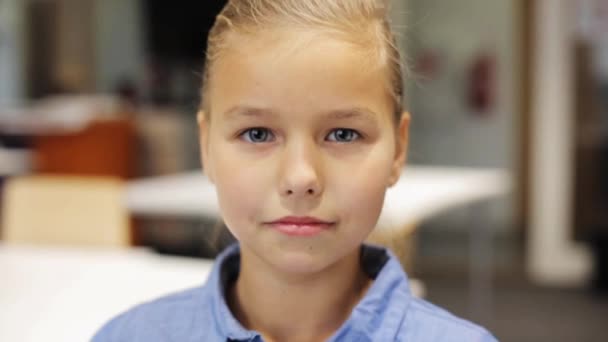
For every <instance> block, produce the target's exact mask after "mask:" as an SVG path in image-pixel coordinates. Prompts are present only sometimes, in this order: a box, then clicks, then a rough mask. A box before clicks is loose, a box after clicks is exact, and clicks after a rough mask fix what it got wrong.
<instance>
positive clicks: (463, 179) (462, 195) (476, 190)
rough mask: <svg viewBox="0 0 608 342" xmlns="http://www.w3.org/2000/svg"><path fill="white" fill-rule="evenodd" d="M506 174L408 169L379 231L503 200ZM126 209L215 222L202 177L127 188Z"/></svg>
mask: <svg viewBox="0 0 608 342" xmlns="http://www.w3.org/2000/svg"><path fill="white" fill-rule="evenodd" d="M510 189H511V179H510V176H509V174H508V172H506V171H504V170H500V169H471V168H450V167H423V166H408V167H407V168H406V169H405V171H404V173H403V175H402V177H401V178H400V180H399V182H397V184H396V185H395V186H394V187H392V188H390V189H389V190H388V191H387V193H386V198H385V201H384V207H383V209H382V213H381V215H380V219H379V222H378V227H396V226H406V225H412V224H416V223H418V222H420V221H422V220H424V219H426V218H429V217H432V216H434V215H436V214H437V213H440V212H442V211H444V210H447V209H449V208H452V207H456V206H461V205H466V204H469V203H474V202H477V201H481V200H484V199H490V198H494V197H499V196H502V195H505V194H507V193H508V192H509V191H510ZM126 205H127V207H128V208H129V210H130V211H131V213H132V214H134V215H136V216H172V217H184V218H196V217H209V218H217V217H218V216H219V206H218V203H217V197H216V194H215V188H214V186H213V184H211V183H210V182H209V180H208V179H207V177H205V175H203V173H202V171H194V172H188V173H181V174H177V175H170V176H162V177H154V178H150V179H141V180H135V181H131V182H129V184H128V186H127V195H126Z"/></svg>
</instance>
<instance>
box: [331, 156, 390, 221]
mask: <svg viewBox="0 0 608 342" xmlns="http://www.w3.org/2000/svg"><path fill="white" fill-rule="evenodd" d="M391 162H392V158H391V156H390V153H388V152H377V153H375V154H373V157H372V158H367V160H365V161H363V162H361V163H359V164H358V166H357V167H356V168H352V167H351V168H350V169H349V170H348V173H346V174H348V177H344V176H343V175H342V177H336V179H337V180H336V186H335V189H336V191H338V192H337V193H336V196H337V198H336V201H337V203H338V205H339V206H340V207H341V208H342V212H343V214H344V215H345V217H346V219H347V220H348V224H349V225H353V226H357V227H361V229H367V230H369V231H371V230H372V229H373V228H374V227H375V225H376V221H377V220H378V217H379V215H380V211H381V210H382V205H383V203H384V195H385V192H386V188H387V182H388V179H389V176H390V171H391Z"/></svg>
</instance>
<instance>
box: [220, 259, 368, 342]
mask: <svg viewBox="0 0 608 342" xmlns="http://www.w3.org/2000/svg"><path fill="white" fill-rule="evenodd" d="M359 254H360V251H359V249H357V250H356V251H354V252H353V253H351V254H350V255H348V256H346V257H344V258H342V260H340V261H338V262H337V263H336V264H334V265H331V266H329V267H327V268H326V269H324V270H322V271H320V272H318V273H316V274H312V275H311V274H307V275H294V274H282V273H280V272H277V270H276V269H274V268H272V266H271V265H268V264H266V263H265V262H263V261H262V260H260V259H259V258H257V257H256V256H255V254H254V253H251V252H250V251H248V250H247V249H246V248H243V247H242V248H241V269H240V272H239V277H238V280H237V281H236V284H235V286H233V287H232V289H231V290H230V291H228V304H229V306H230V308H231V310H232V312H233V313H234V315H235V317H236V318H237V319H238V320H239V321H240V322H241V324H243V326H245V327H246V328H247V329H251V330H256V331H258V332H260V333H261V334H262V336H263V337H264V340H265V341H319V340H324V339H327V338H329V337H330V336H331V335H332V334H333V333H334V332H335V331H336V330H337V329H338V328H339V327H340V326H341V325H342V323H343V322H344V321H345V320H346V319H347V318H348V317H349V316H350V313H351V311H352V309H353V308H354V306H355V305H356V304H357V303H358V302H359V300H360V299H361V297H362V296H363V294H364V293H365V291H366V290H367V287H368V286H369V285H370V284H371V280H370V279H369V278H368V277H367V275H365V274H364V272H363V270H362V269H361V266H360V262H359V258H360V255H359ZM260 274H263V275H264V276H263V277H261V276H260Z"/></svg>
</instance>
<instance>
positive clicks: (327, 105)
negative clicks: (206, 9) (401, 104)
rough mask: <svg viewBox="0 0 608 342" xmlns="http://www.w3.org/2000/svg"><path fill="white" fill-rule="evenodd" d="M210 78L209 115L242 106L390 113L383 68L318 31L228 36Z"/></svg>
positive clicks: (366, 54) (367, 54) (345, 43)
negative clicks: (345, 108)
mask: <svg viewBox="0 0 608 342" xmlns="http://www.w3.org/2000/svg"><path fill="white" fill-rule="evenodd" d="M209 76H210V77H209V81H210V84H209V89H208V92H207V96H209V97H210V98H209V100H210V101H209V102H210V103H211V108H210V109H211V112H212V113H222V112H223V111H225V110H227V109H228V108H229V107H233V106H240V105H245V106H254V107H263V108H273V109H274V110H275V111H278V112H281V111H291V112H293V111H294V110H295V109H298V110H302V111H304V110H307V111H309V112H311V111H326V110H335V109H339V108H340V107H358V108H370V109H371V110H373V111H374V112H376V113H385V112H386V113H388V115H389V116H390V115H392V102H391V95H390V85H389V84H390V81H389V73H388V68H387V67H386V66H385V65H383V64H382V63H380V62H379V61H378V58H377V57H375V53H374V52H373V51H370V49H369V48H368V49H366V48H365V47H362V46H360V45H355V44H353V43H350V42H348V41H345V40H341V39H337V38H332V37H330V36H329V35H327V34H323V33H319V32H311V31H304V32H298V31H294V32H274V33H261V34H259V35H256V36H253V37H252V36H247V37H246V36H239V35H233V36H232V37H230V39H229V41H228V42H227V46H226V48H224V51H223V52H222V53H221V54H220V55H219V57H218V58H217V60H216V61H214V63H213V66H212V67H211V69H210V75H209ZM334 107H335V108H334ZM213 115H215V114H213Z"/></svg>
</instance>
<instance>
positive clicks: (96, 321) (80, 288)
mask: <svg viewBox="0 0 608 342" xmlns="http://www.w3.org/2000/svg"><path fill="white" fill-rule="evenodd" d="M211 267H212V261H210V260H204V259H190V258H181V257H168V256H161V255H158V254H154V253H153V252H151V251H148V250H146V249H124V250H110V249H97V250H96V249H90V248H89V249H66V248H49V247H46V248H45V247H25V246H11V245H1V244H0V341H20V342H30V341H31V342H34V341H66V342H69V341H88V340H89V339H90V338H91V337H92V335H93V334H94V332H95V331H97V329H99V328H100V327H101V325H103V324H104V323H105V322H106V321H107V320H109V319H110V318H111V317H113V316H115V315H116V314H118V313H120V312H122V311H124V310H126V309H128V308H129V307H131V306H133V305H135V304H138V303H141V302H143V301H147V300H150V299H154V298H156V297H159V296H161V295H164V294H167V293H170V292H174V291H178V290H182V289H186V288H190V287H194V286H199V285H201V284H203V283H204V281H205V279H206V278H207V276H208V274H209V272H210V270H211Z"/></svg>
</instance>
